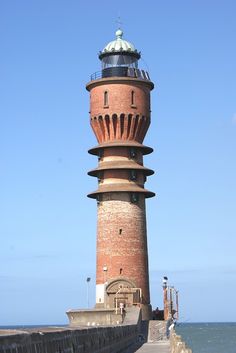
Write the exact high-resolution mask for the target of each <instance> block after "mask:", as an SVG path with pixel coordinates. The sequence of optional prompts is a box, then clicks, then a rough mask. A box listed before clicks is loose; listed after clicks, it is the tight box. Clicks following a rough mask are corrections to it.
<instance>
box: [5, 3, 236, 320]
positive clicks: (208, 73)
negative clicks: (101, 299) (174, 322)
mask: <svg viewBox="0 0 236 353" xmlns="http://www.w3.org/2000/svg"><path fill="white" fill-rule="evenodd" d="M235 12H236V3H235V1H233V0H232V1H230V0H224V1H223V0H222V1H221V0H215V1H213V0H205V1H203V0H198V1H193V0H188V1H187V0H186V1H185V0H179V1H173V0H172V1H154V0H153V1H150V0H148V1H145V2H141V1H140V2H138V1H133V0H131V1H124V0H120V1H119V2H118V3H116V2H112V1H104V0H101V1H99V2H97V1H90V2H86V1H78V0H77V1H75V0H68V1H62V0H57V1H54V0H50V1H46V0H40V1H36V0H35V1H30V0H28V1H27V0H21V1H16V0H15V1H14V0H10V1H6V0H3V1H1V3H0V35H1V40H0V41H1V55H0V77H1V80H0V100H1V105H0V127H1V128H0V161H1V170H0V180H1V183H0V194H1V197H0V215H1V222H0V239H1V248H0V249H1V256H0V325H11V324H12V325H16V324H42V323H44V324H53V323H55V324H64V323H67V318H66V315H65V311H66V310H67V309H69V308H82V307H85V306H86V305H87V300H86V277H87V276H90V277H91V278H92V281H91V284H90V290H89V293H90V305H91V306H92V305H93V304H94V301H95V250H96V249H95V241H96V202H94V201H93V200H90V199H88V198H87V197H86V194H87V193H89V192H90V191H92V190H94V189H95V188H96V179H95V178H91V177H89V176H87V171H88V170H90V169H93V168H94V167H96V165H97V160H96V158H95V157H94V156H91V155H88V154H87V150H88V149H89V148H91V147H92V146H94V145H95V144H96V141H95V137H94V135H93V133H92V130H91V129H90V126H89V114H88V111H89V96H88V93H87V92H86V90H85V85H86V83H87V82H88V81H89V79H90V74H92V73H93V72H95V71H97V70H99V69H100V62H99V60H98V57H97V53H98V52H99V50H101V49H102V48H103V47H104V46H105V45H106V43H107V42H109V41H110V40H112V39H113V38H114V32H115V30H116V29H117V26H118V25H117V22H116V21H117V18H118V16H119V15H120V16H121V20H122V28H123V30H124V38H125V39H127V40H129V41H131V42H132V43H134V44H135V46H136V47H137V48H138V50H141V52H142V60H141V61H140V66H141V67H143V68H146V69H148V71H149V73H150V76H151V78H152V81H153V82H154V84H155V90H154V91H153V92H152V124H151V127H150V129H149V132H148V135H147V137H146V140H145V144H147V145H149V146H152V147H153V148H154V153H153V154H151V155H148V156H146V157H145V165H146V166H147V167H150V168H151V169H154V170H155V171H156V173H155V175H154V176H152V177H150V178H148V182H147V184H146V186H147V188H148V189H149V190H152V191H154V192H156V194H157V197H156V198H153V199H150V200H147V221H148V245H149V267H150V285H151V294H152V304H153V307H156V306H157V305H158V306H159V307H161V306H162V293H161V279H162V276H163V275H167V276H168V277H169V279H170V283H171V284H174V285H175V286H176V287H177V288H178V289H179V291H180V319H181V321H235V317H236V306H235V305H234V299H235V294H234V293H235V291H236V256H235V248H236V238H235V233H236V188H235V181H236V163H235V156H236V67H235V66H236V44H235V43H236V42H235V37H236V21H235Z"/></svg>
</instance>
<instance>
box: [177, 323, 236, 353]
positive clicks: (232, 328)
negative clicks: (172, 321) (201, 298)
mask: <svg viewBox="0 0 236 353" xmlns="http://www.w3.org/2000/svg"><path fill="white" fill-rule="evenodd" d="M175 330H176V333H177V334H179V335H181V336H182V338H183V340H184V341H185V342H186V344H187V345H188V346H189V348H191V349H192V351H193V353H236V322H233V323H183V324H181V323H180V324H177V325H176V327H175Z"/></svg>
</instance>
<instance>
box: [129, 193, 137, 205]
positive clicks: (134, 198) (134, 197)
mask: <svg viewBox="0 0 236 353" xmlns="http://www.w3.org/2000/svg"><path fill="white" fill-rule="evenodd" d="M130 196H131V197H130V198H131V200H130V201H131V202H132V203H137V202H138V200H139V196H138V194H137V193H136V192H132V193H131V195H130Z"/></svg>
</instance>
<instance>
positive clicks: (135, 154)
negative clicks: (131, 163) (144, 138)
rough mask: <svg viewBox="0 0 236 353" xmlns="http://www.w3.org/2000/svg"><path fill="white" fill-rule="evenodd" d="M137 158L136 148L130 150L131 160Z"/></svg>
mask: <svg viewBox="0 0 236 353" xmlns="http://www.w3.org/2000/svg"><path fill="white" fill-rule="evenodd" d="M136 156H137V151H136V149H135V148H133V147H131V148H130V158H132V159H134V158H136Z"/></svg>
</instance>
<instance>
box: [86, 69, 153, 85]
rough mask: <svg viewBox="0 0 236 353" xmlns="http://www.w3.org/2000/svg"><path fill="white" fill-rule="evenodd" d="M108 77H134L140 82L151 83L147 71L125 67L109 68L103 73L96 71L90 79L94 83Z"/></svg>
mask: <svg viewBox="0 0 236 353" xmlns="http://www.w3.org/2000/svg"><path fill="white" fill-rule="evenodd" d="M107 77H134V78H138V79H140V80H146V81H150V77H149V74H148V72H147V71H145V70H141V69H134V68H130V67H123V66H117V67H109V68H106V69H103V70H102V71H96V72H94V73H93V74H92V75H91V76H90V79H91V81H94V80H98V79H101V78H107Z"/></svg>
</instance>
